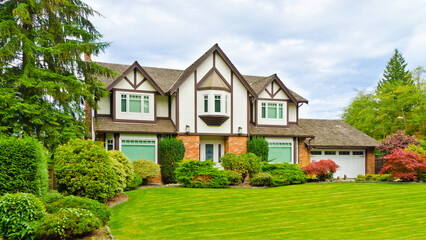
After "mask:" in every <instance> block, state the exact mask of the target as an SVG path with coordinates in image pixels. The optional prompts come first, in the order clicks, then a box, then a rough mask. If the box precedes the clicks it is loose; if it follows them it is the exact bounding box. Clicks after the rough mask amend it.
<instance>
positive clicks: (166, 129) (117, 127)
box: [95, 117, 176, 134]
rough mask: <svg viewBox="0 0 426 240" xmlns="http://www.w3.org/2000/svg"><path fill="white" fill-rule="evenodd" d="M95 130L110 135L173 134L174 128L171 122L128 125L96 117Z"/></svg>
mask: <svg viewBox="0 0 426 240" xmlns="http://www.w3.org/2000/svg"><path fill="white" fill-rule="evenodd" d="M96 120H97V121H96V122H95V130H96V131H97V132H112V133H114V132H115V133H155V134H174V133H176V129H175V126H174V125H173V123H172V121H171V120H165V119H159V120H157V123H128V122H113V121H112V118H111V117H97V118H96Z"/></svg>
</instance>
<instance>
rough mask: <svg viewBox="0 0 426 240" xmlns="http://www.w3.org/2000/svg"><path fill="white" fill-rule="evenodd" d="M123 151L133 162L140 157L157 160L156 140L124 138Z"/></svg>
mask: <svg viewBox="0 0 426 240" xmlns="http://www.w3.org/2000/svg"><path fill="white" fill-rule="evenodd" d="M121 152H123V153H124V155H126V157H128V158H129V159H130V161H132V162H133V161H136V160H139V159H143V160H149V161H152V162H155V152H156V150H155V142H154V141H141V140H122V141H121Z"/></svg>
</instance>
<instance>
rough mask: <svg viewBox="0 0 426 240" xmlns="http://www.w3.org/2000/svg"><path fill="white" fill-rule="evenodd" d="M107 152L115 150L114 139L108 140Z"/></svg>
mask: <svg viewBox="0 0 426 240" xmlns="http://www.w3.org/2000/svg"><path fill="white" fill-rule="evenodd" d="M106 150H107V151H110V150H114V139H107V142H106Z"/></svg>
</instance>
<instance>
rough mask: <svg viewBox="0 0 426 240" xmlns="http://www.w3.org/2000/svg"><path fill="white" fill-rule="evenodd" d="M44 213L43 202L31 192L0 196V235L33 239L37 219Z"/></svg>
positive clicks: (10, 237)
mask: <svg viewBox="0 0 426 240" xmlns="http://www.w3.org/2000/svg"><path fill="white" fill-rule="evenodd" d="M45 214H46V213H45V208H44V204H43V203H42V202H41V201H40V200H39V199H38V198H37V197H36V196H34V195H33V194H30V193H15V194H6V195H4V196H2V197H1V198H0V236H3V237H5V238H6V239H33V238H34V236H35V231H36V229H37V221H38V220H40V219H41V218H43V217H44V216H45ZM0 238H1V237H0Z"/></svg>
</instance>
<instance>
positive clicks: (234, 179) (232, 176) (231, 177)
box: [226, 170, 241, 185]
mask: <svg viewBox="0 0 426 240" xmlns="http://www.w3.org/2000/svg"><path fill="white" fill-rule="evenodd" d="M226 175H227V176H228V182H229V185H238V184H240V183H241V175H240V174H239V173H237V172H235V171H229V170H228V171H226Z"/></svg>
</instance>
